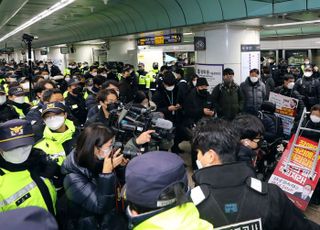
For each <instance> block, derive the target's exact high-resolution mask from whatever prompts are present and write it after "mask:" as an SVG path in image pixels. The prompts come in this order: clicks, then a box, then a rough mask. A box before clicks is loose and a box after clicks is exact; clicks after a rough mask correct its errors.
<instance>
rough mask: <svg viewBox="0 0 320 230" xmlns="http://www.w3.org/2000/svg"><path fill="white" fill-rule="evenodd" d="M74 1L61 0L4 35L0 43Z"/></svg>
mask: <svg viewBox="0 0 320 230" xmlns="http://www.w3.org/2000/svg"><path fill="white" fill-rule="evenodd" d="M74 1H75V0H61V1H59V2H57V3H56V4H54V5H53V6H51V7H50V8H48V9H46V10H44V11H42V12H41V13H40V14H38V15H36V16H34V17H33V18H31V19H30V20H29V21H27V22H25V23H23V24H22V25H21V26H19V27H17V28H16V29H14V30H13V31H11V32H10V33H8V34H6V35H4V36H3V37H2V38H0V42H2V41H4V40H6V39H7V38H9V37H11V36H12V35H15V34H16V33H18V32H20V31H21V30H24V29H26V28H28V27H29V26H31V25H33V24H34V23H36V22H38V21H40V20H41V19H43V18H46V17H48V16H49V15H51V14H53V13H54V12H56V11H58V10H60V9H62V8H63V7H65V6H67V5H69V4H71V3H72V2H74Z"/></svg>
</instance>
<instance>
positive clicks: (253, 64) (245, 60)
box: [241, 45, 260, 81]
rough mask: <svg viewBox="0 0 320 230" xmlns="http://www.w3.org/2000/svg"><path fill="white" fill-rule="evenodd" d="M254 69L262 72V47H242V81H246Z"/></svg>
mask: <svg viewBox="0 0 320 230" xmlns="http://www.w3.org/2000/svg"><path fill="white" fill-rule="evenodd" d="M252 69H258V70H260V45H241V80H242V81H244V80H245V79H246V78H247V76H249V72H250V70H252Z"/></svg>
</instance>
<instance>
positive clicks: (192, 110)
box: [183, 88, 213, 125]
mask: <svg viewBox="0 0 320 230" xmlns="http://www.w3.org/2000/svg"><path fill="white" fill-rule="evenodd" d="M209 104H210V95H209V93H207V95H205V96H201V95H199V94H198V91H197V89H196V88H194V89H192V90H191V91H190V93H189V94H188V96H187V97H186V99H185V103H184V106H183V107H184V110H185V119H186V120H188V121H189V122H187V124H189V125H191V124H194V123H197V122H198V121H199V120H200V119H201V118H202V117H204V116H205V114H204V113H203V109H204V108H208V107H209V106H208V105H209ZM208 109H211V110H213V108H212V107H211V108H208Z"/></svg>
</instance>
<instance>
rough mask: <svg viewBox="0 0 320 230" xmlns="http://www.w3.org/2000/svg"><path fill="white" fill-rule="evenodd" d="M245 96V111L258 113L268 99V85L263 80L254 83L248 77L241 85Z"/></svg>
mask: <svg viewBox="0 0 320 230" xmlns="http://www.w3.org/2000/svg"><path fill="white" fill-rule="evenodd" d="M240 90H241V92H242V95H243V96H244V109H243V110H244V112H249V113H254V114H255V113H256V112H257V111H259V109H260V106H261V104H262V102H263V101H264V100H265V99H266V97H267V94H266V86H265V84H264V83H263V82H262V81H258V82H257V83H252V82H251V81H250V78H249V77H248V78H247V79H246V80H245V81H244V82H242V83H241V85H240Z"/></svg>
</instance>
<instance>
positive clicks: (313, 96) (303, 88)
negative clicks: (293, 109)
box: [294, 77, 320, 110]
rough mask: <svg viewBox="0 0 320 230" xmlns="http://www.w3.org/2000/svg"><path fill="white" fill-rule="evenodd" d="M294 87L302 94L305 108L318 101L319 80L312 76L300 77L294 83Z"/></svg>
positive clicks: (319, 94)
mask: <svg viewBox="0 0 320 230" xmlns="http://www.w3.org/2000/svg"><path fill="white" fill-rule="evenodd" d="M294 89H295V90H297V91H298V92H299V93H300V95H301V96H302V100H303V102H304V104H305V106H306V107H307V110H310V108H311V107H312V106H313V105H315V104H319V103H320V82H319V80H317V79H315V78H313V77H309V78H306V77H302V78H300V79H298V80H297V82H296V83H295V85H294Z"/></svg>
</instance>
